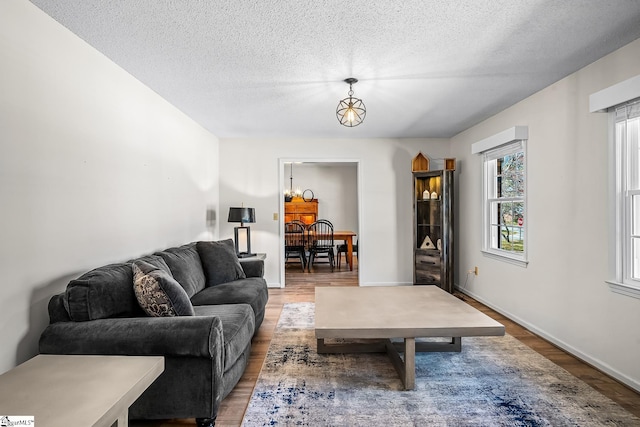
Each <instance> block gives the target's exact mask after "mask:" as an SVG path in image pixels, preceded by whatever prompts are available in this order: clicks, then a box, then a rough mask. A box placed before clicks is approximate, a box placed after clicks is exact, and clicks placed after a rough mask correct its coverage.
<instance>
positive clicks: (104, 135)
mask: <svg viewBox="0 0 640 427" xmlns="http://www.w3.org/2000/svg"><path fill="white" fill-rule="evenodd" d="M0 70H1V71H0V73H1V76H0V94H1V95H0V203H1V210H0V212H1V218H0V271H1V272H2V285H1V286H0V337H1V339H2V344H1V345H0V372H4V371H6V370H8V369H10V368H12V367H13V366H15V364H17V363H20V362H22V361H24V360H26V359H28V358H29V357H31V356H33V355H34V354H36V353H37V342H38V338H39V335H40V333H41V331H42V330H43V329H44V327H45V326H46V324H47V323H48V314H47V303H48V300H49V297H50V296H51V295H53V294H55V293H58V292H61V291H63V290H64V288H65V286H66V284H67V283H68V281H69V279H71V278H74V277H76V276H77V275H78V274H80V273H82V272H84V271H87V270H88V269H91V268H94V267H98V266H100V265H103V264H105V263H108V262H111V261H124V260H127V259H129V258H132V257H134V256H138V255H141V254H144V253H149V252H151V251H154V250H156V249H162V248H165V247H168V246H170V245H177V244H181V243H185V242H189V241H192V240H195V239H198V238H207V237H208V238H216V237H217V225H216V224H215V223H210V224H207V223H206V211H207V209H212V210H217V204H218V165H217V163H218V162H217V159H218V141H217V138H216V137H214V136H212V135H211V134H210V133H208V132H207V131H205V130H204V129H203V128H201V127H200V126H198V125H197V124H195V123H194V122H193V121H192V120H191V119H189V118H188V117H186V116H185V115H184V114H182V113H181V112H180V111H178V110H176V109H175V108H174V107H172V106H171V105H170V104H168V103H167V102H166V101H164V100H163V99H161V98H160V97H159V96H158V95H156V94H155V93H154V92H153V91H151V90H150V89H148V88H147V87H145V86H143V85H142V84H141V83H140V82H139V81H137V80H136V79H134V78H133V77H132V76H131V75H129V74H127V73H126V72H124V71H123V70H122V69H120V68H118V67H117V66H116V65H115V64H113V63H112V62H111V61H110V60H108V59H107V58H106V57H104V56H103V55H102V54H100V53H98V52H97V51H95V50H94V49H93V48H91V47H90V46H88V45H87V44H86V43H84V42H83V41H82V40H80V39H79V38H78V37H76V36H75V35H73V34H71V33H70V32H69V31H67V30H66V29H65V28H64V27H62V26H61V25H60V24H58V23H56V22H55V21H54V20H52V19H51V18H50V17H48V16H47V15H45V14H44V13H42V12H41V11H40V10H39V9H37V8H36V7H35V6H33V5H32V4H31V3H29V2H27V1H24V0H2V1H0Z"/></svg>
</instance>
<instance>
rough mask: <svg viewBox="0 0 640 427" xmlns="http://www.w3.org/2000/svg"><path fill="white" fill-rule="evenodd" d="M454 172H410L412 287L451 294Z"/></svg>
mask: <svg viewBox="0 0 640 427" xmlns="http://www.w3.org/2000/svg"><path fill="white" fill-rule="evenodd" d="M453 196H454V194H453V171H452V170H436V171H429V172H413V260H414V263H413V265H414V274H413V283H414V284H415V285H437V286H439V287H441V288H442V289H444V290H445V291H447V292H453Z"/></svg>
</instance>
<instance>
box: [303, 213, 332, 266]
mask: <svg viewBox="0 0 640 427" xmlns="http://www.w3.org/2000/svg"><path fill="white" fill-rule="evenodd" d="M307 245H308V248H309V262H308V263H307V268H308V270H309V272H311V267H313V262H314V261H315V259H316V258H318V257H327V258H328V260H329V264H330V265H331V271H332V272H333V266H334V262H335V259H334V257H335V254H334V252H333V248H334V244H333V225H332V224H331V222H329V221H327V220H324V219H319V220H317V221H316V222H314V223H313V224H311V225H310V226H309V227H308V228H307Z"/></svg>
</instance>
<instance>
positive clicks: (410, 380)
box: [387, 338, 416, 390]
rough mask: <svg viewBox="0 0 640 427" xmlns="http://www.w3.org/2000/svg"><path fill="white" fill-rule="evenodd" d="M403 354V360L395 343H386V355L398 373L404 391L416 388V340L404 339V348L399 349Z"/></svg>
mask: <svg viewBox="0 0 640 427" xmlns="http://www.w3.org/2000/svg"><path fill="white" fill-rule="evenodd" d="M400 351H401V352H403V353H404V360H403V359H402V357H400V352H399V351H398V348H397V347H396V346H395V343H393V342H391V341H390V340H389V341H387V354H388V355H389V358H390V359H391V362H392V363H393V366H394V367H395V368H396V371H398V375H399V376H400V380H402V382H403V384H404V389H405V390H413V389H414V388H416V339H415V338H405V339H404V348H402V349H400Z"/></svg>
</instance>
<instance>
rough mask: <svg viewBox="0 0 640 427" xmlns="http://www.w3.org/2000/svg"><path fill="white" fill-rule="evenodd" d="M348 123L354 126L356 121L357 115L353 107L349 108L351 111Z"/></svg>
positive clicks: (348, 115)
mask: <svg viewBox="0 0 640 427" xmlns="http://www.w3.org/2000/svg"><path fill="white" fill-rule="evenodd" d="M346 115H347V121H348V122H349V123H351V124H353V122H354V121H355V120H356V114H355V112H354V111H353V108H351V106H349V109H348V110H347V114H346Z"/></svg>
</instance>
